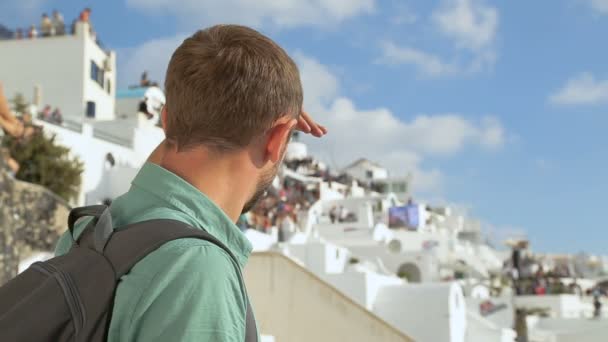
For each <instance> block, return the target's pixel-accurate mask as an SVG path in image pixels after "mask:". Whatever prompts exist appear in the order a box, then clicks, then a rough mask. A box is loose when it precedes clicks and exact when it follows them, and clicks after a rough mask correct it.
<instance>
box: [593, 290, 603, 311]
mask: <svg viewBox="0 0 608 342" xmlns="http://www.w3.org/2000/svg"><path fill="white" fill-rule="evenodd" d="M592 295H593V317H595V318H599V317H600V316H601V315H602V302H601V301H600V297H601V295H602V292H601V290H600V288H599V287H597V286H596V287H595V288H594V289H593V292H592Z"/></svg>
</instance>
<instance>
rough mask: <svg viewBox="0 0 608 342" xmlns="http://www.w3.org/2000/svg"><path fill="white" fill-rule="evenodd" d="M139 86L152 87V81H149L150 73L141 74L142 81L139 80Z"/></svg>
mask: <svg viewBox="0 0 608 342" xmlns="http://www.w3.org/2000/svg"><path fill="white" fill-rule="evenodd" d="M139 86H140V87H148V86H150V80H149V79H148V72H147V71H144V72H143V73H142V74H141V79H140V80H139Z"/></svg>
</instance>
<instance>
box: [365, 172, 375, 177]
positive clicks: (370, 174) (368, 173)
mask: <svg viewBox="0 0 608 342" xmlns="http://www.w3.org/2000/svg"><path fill="white" fill-rule="evenodd" d="M365 177H367V178H374V171H372V170H367V171H365Z"/></svg>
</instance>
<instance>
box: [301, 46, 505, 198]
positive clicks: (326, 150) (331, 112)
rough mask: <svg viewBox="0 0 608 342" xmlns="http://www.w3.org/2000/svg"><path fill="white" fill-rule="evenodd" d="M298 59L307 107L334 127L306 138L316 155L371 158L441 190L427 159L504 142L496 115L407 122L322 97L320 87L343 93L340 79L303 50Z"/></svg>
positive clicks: (343, 160) (344, 160)
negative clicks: (318, 136) (478, 119)
mask: <svg viewBox="0 0 608 342" xmlns="http://www.w3.org/2000/svg"><path fill="white" fill-rule="evenodd" d="M296 60H297V62H298V65H299V66H300V72H301V73H302V82H303V86H304V98H305V100H304V104H305V107H306V108H307V110H308V111H309V112H311V113H312V114H313V115H314V117H315V118H317V119H318V120H319V121H320V122H321V123H323V124H324V125H326V126H327V128H328V129H329V131H330V133H329V134H328V135H327V136H325V137H324V138H323V139H320V140H318V139H314V138H308V139H306V142H307V143H308V144H309V146H310V148H311V150H312V151H313V153H314V154H315V155H318V156H321V157H323V159H325V160H326V161H328V162H330V164H332V165H333V166H334V167H341V166H344V165H346V164H348V163H349V162H351V161H353V160H355V159H357V158H360V157H367V158H369V159H371V160H374V161H377V162H380V163H381V164H383V165H385V166H386V167H388V168H389V169H390V170H391V172H392V173H393V174H395V175H401V176H405V175H406V174H407V173H408V172H411V173H412V174H413V176H414V184H415V186H416V188H417V189H418V190H419V191H436V190H437V189H438V188H439V187H440V185H441V180H442V174H441V172H440V171H439V170H437V169H427V168H425V167H423V165H422V164H423V162H424V158H425V157H428V156H431V155H436V156H442V155H453V154H456V153H458V152H461V151H462V150H463V149H464V148H465V147H467V146H474V145H477V146H481V147H482V148H490V149H493V148H497V147H500V146H502V145H503V144H504V142H505V139H504V133H503V128H502V126H501V124H500V122H499V121H498V120H497V119H496V118H494V117H486V118H484V119H483V120H481V122H479V123H474V122H471V121H469V120H466V119H465V118H463V117H462V116H460V115H458V114H437V115H417V116H415V117H414V118H413V119H412V120H410V121H405V120H402V119H400V118H399V117H397V116H396V115H394V114H393V113H392V112H391V111H390V110H388V109H386V108H375V109H371V110H362V109H360V108H357V106H356V104H355V103H354V102H353V101H352V100H351V99H348V98H345V97H340V96H337V95H336V96H335V97H334V98H333V99H332V98H329V97H327V96H320V95H319V94H320V93H321V94H322V92H319V91H317V88H319V87H323V86H324V84H329V85H330V86H329V87H328V89H330V93H332V94H338V93H339V84H337V81H336V77H335V76H334V75H333V74H332V73H331V72H330V70H329V69H328V68H327V67H325V66H324V65H322V64H321V63H319V62H318V61H316V60H315V59H313V58H310V57H307V56H305V55H303V54H299V55H298V56H297V57H296ZM328 80H331V81H328Z"/></svg>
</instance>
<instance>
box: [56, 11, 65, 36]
mask: <svg viewBox="0 0 608 342" xmlns="http://www.w3.org/2000/svg"><path fill="white" fill-rule="evenodd" d="M53 27H54V28H55V34H56V35H58V36H62V35H64V34H65V23H64V22H63V15H62V14H61V13H59V11H57V10H54V11H53Z"/></svg>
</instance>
